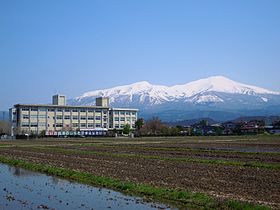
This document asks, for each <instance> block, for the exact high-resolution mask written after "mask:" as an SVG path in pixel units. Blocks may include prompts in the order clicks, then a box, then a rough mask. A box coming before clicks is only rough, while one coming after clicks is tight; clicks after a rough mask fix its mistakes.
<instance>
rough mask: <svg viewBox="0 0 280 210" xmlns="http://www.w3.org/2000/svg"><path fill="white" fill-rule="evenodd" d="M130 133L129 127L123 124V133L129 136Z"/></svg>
mask: <svg viewBox="0 0 280 210" xmlns="http://www.w3.org/2000/svg"><path fill="white" fill-rule="evenodd" d="M129 132H130V125H129V124H125V125H124V127H123V133H124V134H129Z"/></svg>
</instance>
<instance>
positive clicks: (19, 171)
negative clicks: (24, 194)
mask: <svg viewBox="0 0 280 210" xmlns="http://www.w3.org/2000/svg"><path fill="white" fill-rule="evenodd" d="M8 170H9V172H11V173H12V174H13V175H15V176H19V177H20V176H22V177H24V176H34V175H35V174H36V173H34V172H32V171H28V170H24V169H22V168H16V167H12V166H8Z"/></svg>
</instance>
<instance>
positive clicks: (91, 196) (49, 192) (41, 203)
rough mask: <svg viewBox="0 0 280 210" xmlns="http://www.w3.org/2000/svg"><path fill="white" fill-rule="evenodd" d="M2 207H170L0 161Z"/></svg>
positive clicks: (0, 205) (13, 208) (12, 209)
mask: <svg viewBox="0 0 280 210" xmlns="http://www.w3.org/2000/svg"><path fill="white" fill-rule="evenodd" d="M0 209H1V210H2V209H3V210H9V209H10V210H15V209H92V210H93V209H124V210H125V209H136V210H137V209H138V210H144V209H145V210H146V209H170V207H168V206H166V205H164V204H158V203H149V202H145V201H143V199H142V198H137V197H131V196H126V195H124V194H122V193H119V192H115V191H112V190H107V189H103V188H95V187H92V186H87V185H83V184H79V183H76V182H71V181H68V180H63V179H59V178H57V177H53V176H47V175H44V174H40V173H35V172H32V171H28V170H24V169H21V168H15V167H11V166H8V165H4V164H0Z"/></svg>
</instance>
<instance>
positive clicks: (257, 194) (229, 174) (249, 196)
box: [0, 138, 280, 208]
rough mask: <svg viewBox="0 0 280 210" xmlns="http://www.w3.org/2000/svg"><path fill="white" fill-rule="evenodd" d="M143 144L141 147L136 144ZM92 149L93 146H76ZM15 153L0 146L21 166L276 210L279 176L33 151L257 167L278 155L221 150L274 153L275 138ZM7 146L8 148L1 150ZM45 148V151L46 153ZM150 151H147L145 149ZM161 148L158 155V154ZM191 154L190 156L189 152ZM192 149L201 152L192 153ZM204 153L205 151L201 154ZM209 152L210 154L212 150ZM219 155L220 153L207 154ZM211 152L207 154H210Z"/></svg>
mask: <svg viewBox="0 0 280 210" xmlns="http://www.w3.org/2000/svg"><path fill="white" fill-rule="evenodd" d="M140 141H144V143H143V142H142V143H139V142H140ZM81 143H95V144H98V145H97V146H92V145H88V146H87V145H81ZM13 144H16V145H17V147H14V146H12V145H11V143H0V146H3V147H0V155H1V156H6V157H11V158H16V159H21V160H27V161H31V162H34V163H46V164H49V165H53V166H59V167H66V168H70V169H76V170H80V171H86V172H90V173H93V174H95V175H100V176H109V177H113V178H117V179H120V180H126V181H133V182H140V183H149V184H152V185H154V186H161V187H169V188H179V189H185V190H189V191H195V192H204V193H207V194H210V195H214V196H216V197H220V198H234V199H238V200H245V201H252V202H255V203H265V204H268V205H270V206H273V207H275V208H280V170H276V169H261V168H250V167H238V166H225V165H217V164H202V163H190V162H177V161H168V160H155V159H147V158H141V157H139V158H135V157H112V156H108V155H102V153H99V154H98V155H95V154H75V155H73V154H66V153H62V152H61V153H59V152H57V151H56V152H55V151H51V150H46V151H44V150H36V147H38V146H44V145H48V146H50V145H51V146H55V147H60V148H65V149H67V148H68V149H73V148H74V149H77V150H87V151H88V150H89V151H98V152H106V153H113V154H115V153H117V154H137V155H152V156H160V157H191V158H199V159H209V158H210V159H215V160H216V159H223V160H233V161H236V160H237V161H245V162H246V161H248V162H251V161H255V162H260V163H279V162H280V155H279V154H271V155H270V154H269V153H265V154H254V153H242V152H227V151H224V150H223V148H229V147H231V148H233V147H234V148H244V149H251V148H254V147H255V146H256V145H258V147H260V145H262V148H269V149H276V150H277V149H278V148H279V147H280V138H274V141H269V142H268V143H267V144H266V142H265V140H261V139H258V140H257V141H256V140H248V141H244V142H242V141H239V142H236V141H223V140H221V141H220V142H215V143H211V142H202V143H201V142H200V143H199V142H197V143H194V142H193V140H190V139H180V140H179V141H174V140H172V139H169V140H168V141H167V140H161V139H154V141H153V142H151V141H150V140H149V141H145V139H144V140H143V139H140V140H139V139H135V140H133V141H127V140H114V139H113V140H112V139H103V141H100V139H92V140H76V141H71V140H67V141H64V140H62V141H60V142H59V141H57V140H52V142H50V141H40V142H38V141H37V142H35V141H28V142H22V141H21V142H19V143H18V144H17V143H15V142H13ZM4 145H9V146H10V147H4ZM48 148H49V147H48ZM151 148H153V149H151ZM158 148H162V150H160V149H158ZM190 148H191V150H190ZM197 149H203V151H201V150H197ZM207 149H210V150H209V151H204V150H207ZM214 149H215V150H214ZM212 150H214V151H216V150H219V151H221V152H213V151H212ZM211 151H212V152H211Z"/></svg>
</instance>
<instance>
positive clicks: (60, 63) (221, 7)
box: [0, 0, 280, 110]
mask: <svg viewBox="0 0 280 210" xmlns="http://www.w3.org/2000/svg"><path fill="white" fill-rule="evenodd" d="M279 11H280V1H279V0H275V1H272V0H262V1H260V0H235V1H233V0H221V1H218V0H211V1H210V0H209V1H208V0H193V1H191V0H182V1H180V0H169V1H167V0H141V1H133V0H126V1H122V0H118V1H115V0H111V1H110V0H98V1H97V0H88V1H87V0H83V1H78V0H76V1H71V0H65V1H62V0H60V1H57V0H48V1H35V0H34V1H28V0H27V1H22V0H18V1H14V0H6V1H5V0H3V1H0V73H1V76H0V78H1V81H0V84H1V88H0V96H1V97H0V98H1V99H0V110H7V109H8V108H9V107H11V106H12V105H13V104H15V103H49V102H50V101H51V95H53V94H54V93H63V94H66V95H67V96H68V98H72V97H75V96H78V95H80V94H82V93H83V92H86V91H89V90H95V89H103V88H109V87H113V86H117V85H124V84H130V83H133V82H137V81H142V80H146V81H149V82H150V83H154V84H163V85H175V84H184V83H187V82H190V81H193V80H196V79H200V78H205V77H208V76H213V75H223V76H226V77H229V78H231V79H233V80H236V81H239V82H243V83H247V84H251V85H256V86H260V87H264V88H268V89H271V90H276V91H280V12H279Z"/></svg>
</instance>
